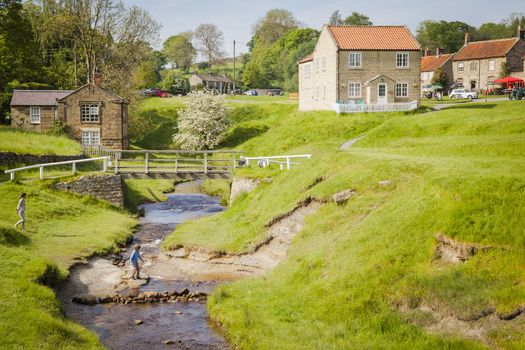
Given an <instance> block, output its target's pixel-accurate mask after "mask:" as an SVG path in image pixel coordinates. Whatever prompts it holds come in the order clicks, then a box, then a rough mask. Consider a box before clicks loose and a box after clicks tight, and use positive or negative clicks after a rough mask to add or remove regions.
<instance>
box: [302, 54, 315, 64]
mask: <svg viewBox="0 0 525 350" xmlns="http://www.w3.org/2000/svg"><path fill="white" fill-rule="evenodd" d="M313 60H314V54H313V53H311V54H309V55H306V56H304V57H303V58H301V60H300V61H299V64H301V63H306V62H311V61H313Z"/></svg>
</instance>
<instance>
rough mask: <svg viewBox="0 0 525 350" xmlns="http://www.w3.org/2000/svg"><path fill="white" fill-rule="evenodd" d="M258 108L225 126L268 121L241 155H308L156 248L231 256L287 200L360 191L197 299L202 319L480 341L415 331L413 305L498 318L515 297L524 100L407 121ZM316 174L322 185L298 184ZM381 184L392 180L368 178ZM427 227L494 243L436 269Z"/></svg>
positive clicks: (357, 335)
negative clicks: (268, 258)
mask: <svg viewBox="0 0 525 350" xmlns="http://www.w3.org/2000/svg"><path fill="white" fill-rule="evenodd" d="M252 108H254V109H257V108H259V107H255V106H254V107H252ZM265 108H266V109H267V110H266V111H265V112H262V113H256V111H255V110H254V111H252V112H254V113H253V114H250V113H249V111H248V110H247V111H246V113H245V114H244V115H245V118H244V119H238V120H237V123H238V124H237V126H236V127H234V129H235V128H239V127H241V125H245V126H246V125H251V126H253V125H256V126H258V127H261V126H266V131H264V132H263V133H260V134H259V136H256V137H254V138H251V139H249V140H247V141H245V142H244V143H243V144H241V145H240V146H239V148H242V149H245V150H247V151H249V154H275V153H278V152H279V153H280V152H286V153H297V152H300V153H303V152H312V153H313V155H314V157H313V159H312V160H311V161H308V162H307V163H306V164H304V165H302V166H299V167H296V168H295V169H293V170H291V171H287V172H283V173H278V174H277V176H275V177H274V180H273V182H272V183H271V184H263V185H261V186H260V187H259V188H258V189H257V190H255V191H254V192H252V193H250V194H248V195H245V196H242V197H241V198H240V199H239V200H236V202H235V203H234V205H233V207H232V208H231V209H230V210H228V211H226V212H224V213H222V214H219V215H217V216H214V217H211V218H204V219H201V220H197V221H194V222H191V223H188V224H185V225H181V226H179V229H178V230H176V231H175V233H174V234H173V235H172V236H171V237H170V238H169V239H168V241H167V245H170V244H174V243H179V242H182V243H184V244H187V245H204V246H207V247H211V248H214V249H220V250H229V251H242V250H245V249H248V248H250V247H252V246H253V245H254V244H256V243H257V242H259V241H260V240H261V239H262V238H263V237H264V234H265V232H264V224H265V223H267V222H268V221H269V220H270V219H271V218H272V217H274V216H275V215H277V214H279V213H282V212H285V211H286V210H289V209H291V208H292V207H293V206H294V205H295V203H296V202H297V201H298V200H301V199H303V198H305V197H307V196H310V195H311V196H315V197H317V198H325V199H326V198H329V197H330V196H331V195H332V194H334V193H336V192H338V191H341V190H344V189H347V188H354V189H356V190H357V192H358V195H357V196H355V197H353V198H352V199H351V200H350V201H349V202H348V203H347V204H346V205H344V206H336V205H335V204H327V205H324V206H323V208H322V209H321V210H320V211H319V212H318V213H317V214H316V215H314V216H312V217H310V218H309V220H308V223H307V226H306V227H305V229H304V230H303V231H302V232H301V233H300V234H299V235H298V236H297V237H296V239H295V240H294V244H293V245H292V247H291V249H290V251H289V257H288V259H287V260H286V261H285V262H283V263H282V264H281V265H280V266H278V267H277V268H276V269H275V270H273V271H272V272H270V273H269V274H267V275H266V276H265V277H263V278H258V279H248V280H244V281H239V282H236V283H233V284H231V285H227V286H221V287H219V288H218V290H217V291H216V293H214V295H213V296H212V297H211V298H210V300H209V309H210V314H211V316H212V317H213V318H214V319H216V320H218V321H219V322H221V323H223V324H224V325H225V326H226V329H227V331H228V335H229V337H230V339H231V340H232V342H233V343H234V344H235V345H239V346H240V347H241V348H246V349H250V348H260V349H295V348H302V349H318V348H323V349H341V348H355V349H359V348H481V347H483V345H482V344H480V343H477V342H474V341H469V340H460V339H456V338H454V337H441V336H437V335H431V334H429V333H427V332H425V331H423V330H422V328H420V327H419V326H417V325H420V324H424V323H425V322H428V315H422V314H421V313H420V312H418V311H417V309H415V307H416V306H417V305H420V304H422V303H425V304H431V305H433V306H436V307H439V308H440V309H446V310H449V311H451V312H453V313H455V314H457V315H460V316H462V317H469V316H472V315H475V314H477V313H479V312H480V311H481V310H484V309H487V308H488V307H495V308H496V310H497V311H498V312H505V311H510V310H512V309H514V308H516V307H517V306H519V305H523V304H524V303H525V255H524V254H523V248H524V247H525V228H524V227H523V224H522V218H523V217H524V215H525V205H524V204H523V203H524V199H525V180H524V177H523V174H524V172H525V159H524V154H523V143H524V140H525V135H524V133H525V119H524V118H523V114H522V113H521V109H522V108H523V107H522V103H519V102H515V103H505V104H483V105H481V104H480V105H464V106H456V107H455V108H452V109H449V110H444V111H440V112H436V113H431V114H423V115H412V116H411V115H388V116H382V115H360V116H348V117H336V116H334V115H331V114H330V113H295V112H294V110H288V109H287V108H286V107H282V106H281V107H279V108H276V107H275V106H268V107H265ZM252 115H253V117H252ZM378 125H379V126H378ZM375 126H377V127H375ZM374 127H375V128H374ZM366 129H371V130H370V131H368V132H367V136H366V137H365V138H364V139H362V140H361V141H359V142H358V143H357V144H356V145H355V146H354V147H353V148H351V149H350V150H349V151H338V150H337V146H338V145H339V144H340V143H341V142H342V141H343V140H346V139H349V138H351V137H352V136H355V135H359V134H361V133H362V132H363V131H364V130H366ZM239 138H240V136H239V137H238V138H237V139H239ZM234 143H235V142H232V144H234ZM267 172H268V170H265V171H264V172H263V173H258V171H257V170H255V171H254V173H252V174H251V175H253V176H265V175H267ZM270 174H271V171H270ZM320 176H325V177H326V180H325V181H323V182H321V183H320V184H318V185H317V186H315V187H313V188H311V189H309V190H308V187H309V185H311V184H312V183H313V182H314V181H315V179H316V178H318V177H320ZM384 179H388V180H390V181H391V182H392V185H390V186H384V185H380V184H378V182H379V181H380V180H384ZM211 227H213V229H210V228H211ZM438 232H443V233H445V234H447V235H449V236H451V237H454V238H455V239H457V240H460V241H467V242H475V243H480V244H484V245H493V246H495V247H496V249H494V250H491V251H488V252H483V253H478V254H477V255H476V256H475V257H474V258H473V259H471V260H470V261H468V262H467V263H465V264H461V265H458V266H451V265H444V264H442V263H439V262H436V261H434V260H433V256H434V251H435V246H436V239H435V235H436V234H437V233H438ZM399 304H406V305H410V306H411V307H413V308H414V311H413V312H411V313H408V314H400V313H398V312H396V311H395V310H394V309H395V308H394V305H399ZM425 320H426V321H425ZM519 322H520V321H519V320H518V321H517V322H514V323H509V324H508V326H506V327H505V328H504V329H500V330H499V331H497V332H492V333H490V334H489V336H490V337H491V338H492V340H493V341H494V342H495V343H496V344H497V345H498V346H500V347H502V348H509V349H518V348H519V347H520V344H523V342H525V336H524V335H523V334H525V332H524V328H525V325H523V322H521V323H519Z"/></svg>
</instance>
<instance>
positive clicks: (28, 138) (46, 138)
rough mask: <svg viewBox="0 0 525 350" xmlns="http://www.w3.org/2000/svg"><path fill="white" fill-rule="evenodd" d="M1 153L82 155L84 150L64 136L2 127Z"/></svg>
mask: <svg viewBox="0 0 525 350" xmlns="http://www.w3.org/2000/svg"><path fill="white" fill-rule="evenodd" d="M0 152H15V153H26V154H56V155H76V154H80V153H82V148H81V147H80V144H78V142H75V141H74V140H71V139H68V138H66V137H64V136H55V135H49V134H41V133H35V132H29V131H24V130H20V129H14V128H11V127H7V126H0Z"/></svg>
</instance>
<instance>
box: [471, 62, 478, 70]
mask: <svg viewBox="0 0 525 350" xmlns="http://www.w3.org/2000/svg"><path fill="white" fill-rule="evenodd" d="M478 68H479V66H478V62H470V71H471V72H476V71H477V70H478Z"/></svg>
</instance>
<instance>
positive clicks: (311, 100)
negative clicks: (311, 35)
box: [298, 25, 421, 110]
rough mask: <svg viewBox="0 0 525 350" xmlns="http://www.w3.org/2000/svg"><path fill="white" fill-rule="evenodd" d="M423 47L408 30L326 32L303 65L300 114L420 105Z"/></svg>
mask: <svg viewBox="0 0 525 350" xmlns="http://www.w3.org/2000/svg"><path fill="white" fill-rule="evenodd" d="M420 58H421V53H420V45H419V43H418V42H417V40H416V39H415V37H414V36H413V35H412V34H411V33H410V30H409V29H408V28H407V27H406V26H332V25H326V26H324V27H323V30H322V31H321V34H320V36H319V39H318V41H317V44H316V47H315V49H314V52H313V53H312V54H311V55H309V56H307V57H305V58H303V59H302V60H301V61H299V62H298V64H299V109H300V110H332V109H334V104H354V103H357V104H367V105H374V106H375V105H387V104H394V103H400V102H412V101H416V102H417V103H418V102H419V98H420V80H421V77H420V64H421V62H420Z"/></svg>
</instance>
